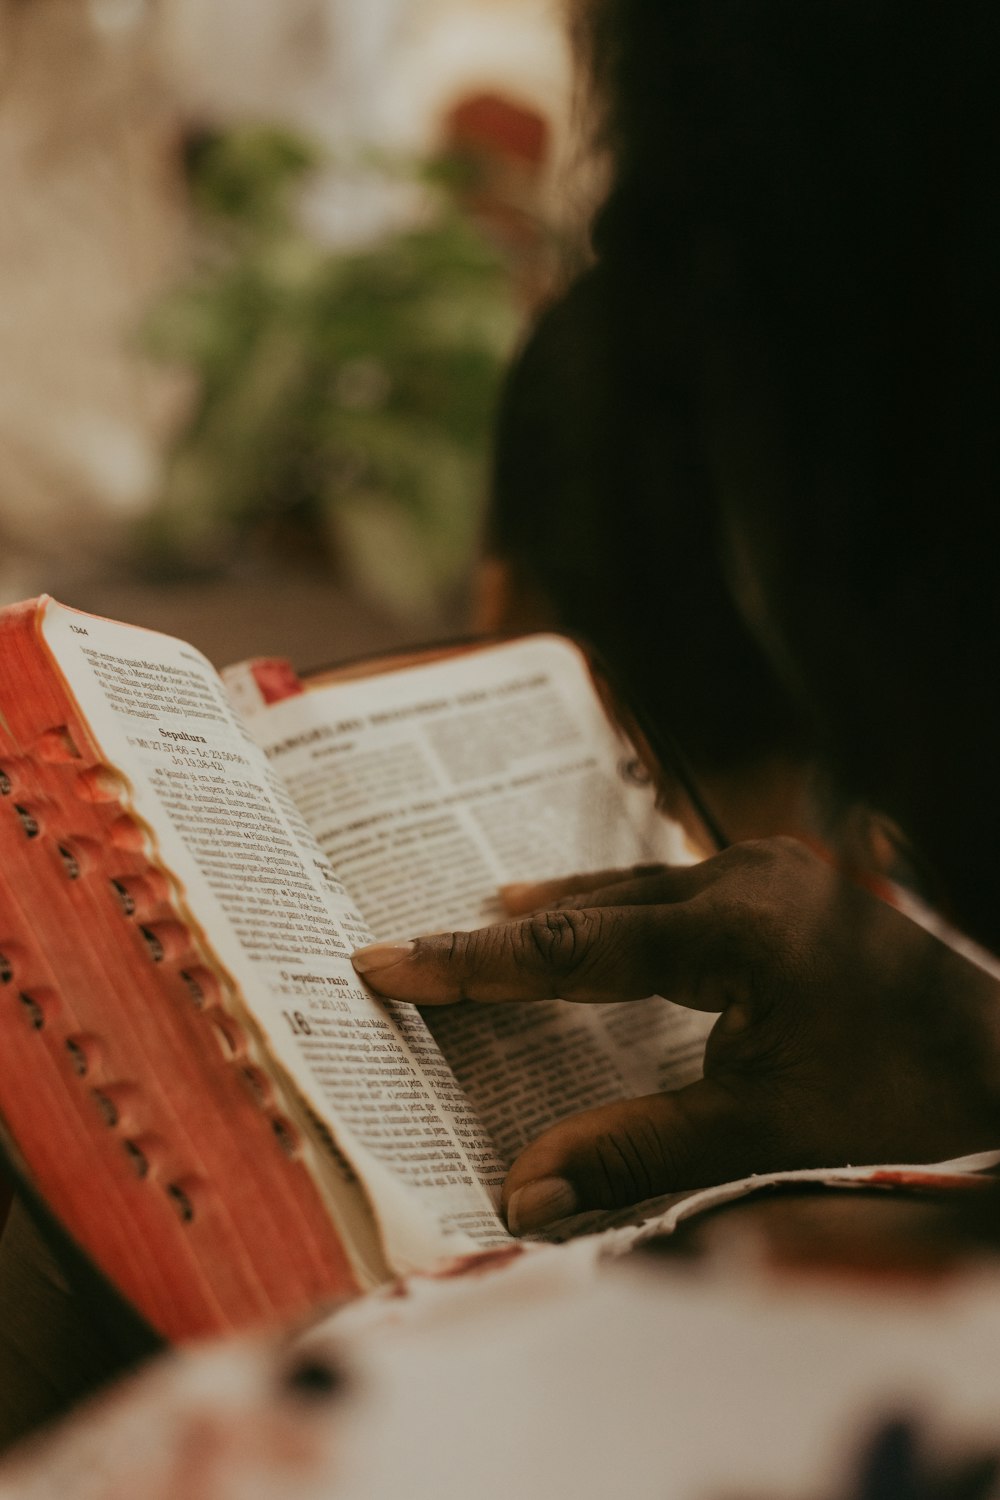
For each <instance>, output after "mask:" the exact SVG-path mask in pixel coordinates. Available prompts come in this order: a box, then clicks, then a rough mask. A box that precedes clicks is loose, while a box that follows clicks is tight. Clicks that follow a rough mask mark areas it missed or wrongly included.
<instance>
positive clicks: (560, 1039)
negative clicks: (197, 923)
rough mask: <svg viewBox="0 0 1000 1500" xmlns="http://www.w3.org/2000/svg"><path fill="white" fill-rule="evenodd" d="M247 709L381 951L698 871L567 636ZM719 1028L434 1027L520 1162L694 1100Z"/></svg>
mask: <svg viewBox="0 0 1000 1500" xmlns="http://www.w3.org/2000/svg"><path fill="white" fill-rule="evenodd" d="M234 670H235V672H236V673H239V672H240V669H238V668H237V669H234ZM240 701H241V706H242V707H243V712H244V715H245V717H246V720H247V723H248V726H249V728H250V729H251V732H252V733H253V734H254V735H255V736H256V737H257V738H258V739H259V741H260V743H261V744H262V745H263V746H264V747H265V749H266V752H267V755H268V757H269V759H270V761H271V764H272V766H273V767H274V768H275V770H276V771H277V772H278V773H279V774H280V776H281V778H282V780H283V781H284V783H285V785H286V786H287V788H288V790H289V793H290V794H291V796H292V798H293V800H294V801H295V803H296V804H297V806H298V807H299V809H300V811H301V813H302V816H303V818H304V819H305V821H306V823H307V824H308V825H309V827H310V828H311V829H312V831H313V833H314V835H315V837H316V840H317V842H318V843H319V845H320V847H321V848H322V849H323V852H324V853H325V854H326V855H327V857H328V858H329V860H330V862H331V864H333V865H334V866H335V867H336V869H337V870H338V872H339V874H340V876H341V878H342V879H343V881H344V882H345V884H346V885H347V887H348V889H349V890H350V892H351V895H352V896H353V898H354V899H355V900H356V901H357V903H358V907H359V909H360V910H361V911H362V912H363V913H364V916H365V920H366V922H367V924H368V926H369V927H370V928H371V929H372V931H373V932H374V933H375V934H376V935H377V936H378V937H379V938H383V939H388V940H391V939H394V938H405V937H408V936H412V935H414V934H416V933H419V932H421V931H432V930H444V929H449V928H461V927H467V928H469V927H476V926H479V925H481V924H483V923H488V922H493V921H496V920H498V919H500V918H501V916H502V913H501V909H500V906H499V903H498V899H497V887H498V885H500V884H502V883H504V882H507V881H513V880H535V879H548V878H554V877H557V876H560V875H570V874H577V873H579V872H581V871H585V870H594V869H600V868H606V867H608V866H624V865H631V864H635V863H638V862H644V861H649V860H663V859H665V860H673V861H675V862H685V863H687V862H688V861H689V859H690V855H689V854H688V853H687V851H686V847H685V844H684V840H683V835H682V833H681V831H680V829H679V828H678V827H677V825H675V824H672V823H670V822H668V821H667V820H666V819H665V818H663V817H662V816H661V815H660V814H659V812H658V811H657V810H656V806H655V795H654V791H653V788H652V786H651V785H650V783H649V780H648V778H647V777H645V776H643V775H642V774H641V772H640V770H639V762H638V760H637V757H636V755H635V751H634V749H633V748H632V746H631V745H630V744H629V742H628V741H627V740H625V739H624V738H622V737H621V736H619V735H618V733H617V732H616V731H615V730H614V729H613V728H612V726H611V725H610V723H609V722H608V719H607V716H606V714H605V712H604V710H603V708H602V706H601V704H600V701H599V699H598V697H597V694H596V691H595V689H594V685H593V682H592V680H591V677H590V673H589V671H588V669H587V666H586V663H585V661H584V658H583V656H582V654H581V653H580V652H579V651H578V650H577V648H576V647H575V646H573V645H572V644H571V643H570V642H569V641H566V640H564V639H563V638H561V637H559V636H532V637H525V638H524V639H522V640H517V641H513V642H508V643H505V644H503V645H499V646H492V647H485V648H483V650H481V651H477V652H471V653H467V654H463V655H459V656H455V657H452V658H449V659H447V660H444V661H439V662H434V663H431V664H429V665H425V666H417V667H411V668H407V669H406V670H403V671H398V672H387V673H385V674H382V675H379V676H376V677H370V678H364V679H355V680H352V681H346V682H341V683H332V684H329V685H328V686H324V687H317V688H315V689H313V690H310V691H308V692H306V693H303V694H300V695H298V696H295V697H291V698H286V699H285V700H284V701H281V702H278V703H274V704H272V705H270V706H264V704H263V701H262V700H261V699H260V698H259V696H258V699H257V704H258V707H257V710H256V712H254V711H253V707H252V702H253V700H252V698H251V695H250V694H249V693H246V692H245V693H244V694H242V695H241V700H240ZM402 1009H403V1007H400V1010H402ZM712 1019H713V1018H711V1017H707V1018H706V1017H704V1016H702V1015H700V1014H696V1013H693V1012H691V1011H687V1010H684V1009H682V1008H680V1007H678V1006H674V1005H671V1004H670V1003H669V1002H668V1001H666V1000H663V999H660V998H655V997H654V998H650V999H648V1000H644V1001H639V1002H634V1003H631V1004H627V1005H624V1004H623V1005H587V1006H578V1005H568V1004H566V1003H564V1002H563V1001H558V1000H557V1001H551V1002H545V1003H542V1004H532V1005H520V1006H510V1007H483V1006H472V1005H459V1006H453V1007H450V1008H449V1009H447V1010H437V1009H435V1010H427V1011H426V1012H425V1020H426V1021H427V1025H428V1027H429V1028H430V1030H431V1031H432V1032H433V1034H434V1036H435V1038H436V1039H437V1041H438V1043H439V1044H440V1047H441V1050H442V1052H443V1053H444V1055H445V1057H446V1058H447V1060H448V1062H449V1063H450V1065H451V1067H452V1070H453V1071H454V1074H455V1076H456V1078H457V1079H458V1081H459V1083H460V1084H461V1086H462V1088H463V1089H464V1091H465V1092H466V1094H467V1095H468V1097H469V1098H470V1099H471V1101H472V1103H473V1105H474V1107H475V1109H476V1111H477V1113H478V1114H479V1115H480V1117H481V1118H482V1120H483V1121H484V1123H485V1124H486V1126H487V1128H488V1129H489V1131H490V1134H491V1136H492V1138H493V1140H494V1142H495V1143H496V1146H497V1149H498V1151H499V1153H500V1155H501V1156H502V1157H503V1159H504V1160H505V1161H507V1162H508V1163H509V1162H510V1161H511V1160H512V1159H513V1158H514V1156H516V1155H517V1153H518V1151H519V1150H520V1149H521V1148H522V1146H524V1145H526V1144H527V1143H528V1141H530V1140H531V1139H533V1138H534V1136H536V1135H537V1134H538V1133H539V1131H541V1130H543V1129H544V1128H545V1127H546V1126H547V1125H549V1124H551V1123H553V1122H554V1121H555V1120H557V1119H560V1118H562V1117H563V1116H565V1115H567V1114H571V1113H573V1112H574V1111H576V1110H580V1109H586V1108H591V1107H593V1106H596V1105H599V1104H605V1103H610V1102H612V1101H613V1100H615V1099H620V1098H623V1097H628V1096H636V1095H639V1094H645V1093H652V1092H656V1091H659V1090H661V1089H668V1088H678V1087H681V1086H682V1085H683V1084H686V1083H689V1082H692V1081H693V1080H694V1079H695V1078H697V1077H698V1076H699V1074H700V1072H701V1061H702V1056H703V1052H704V1042H705V1037H706V1035H707V1032H708V1029H709V1028H710V1026H711V1022H712Z"/></svg>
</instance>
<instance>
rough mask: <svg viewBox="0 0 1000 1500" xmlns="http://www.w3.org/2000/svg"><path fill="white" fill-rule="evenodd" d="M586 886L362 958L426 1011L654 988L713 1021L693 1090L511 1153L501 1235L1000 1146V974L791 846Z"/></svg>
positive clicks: (395, 995)
mask: <svg viewBox="0 0 1000 1500" xmlns="http://www.w3.org/2000/svg"><path fill="white" fill-rule="evenodd" d="M588 887H590V882H588V880H587V879H586V878H585V877H583V878H581V877H576V878H575V879H574V880H572V881H570V882H567V883H566V885H565V886H564V887H563V890H565V891H566V892H567V894H565V895H562V896H560V894H559V889H558V888H557V887H555V886H554V885H553V883H551V882H547V883H546V884H545V886H544V887H539V888H538V893H539V896H540V898H541V899H543V900H545V902H546V909H545V910H542V911H535V912H533V913H532V914H531V915H528V916H524V917H522V918H521V919H520V920H514V921H511V922H508V923H504V924H499V925H497V926H494V927H487V928H482V929H480V930H479V931H477V932H456V933H438V934H433V935H431V936H426V937H419V938H416V939H413V940H409V941H406V942H402V943H389V944H375V945H373V946H372V947H369V948H363V949H361V950H359V952H358V953H356V954H355V955H354V963H355V966H356V968H357V969H358V971H359V972H360V973H361V974H363V976H364V978H365V980H366V981H367V983H368V984H369V985H370V986H371V987H372V989H374V990H376V991H377V992H378V993H380V994H382V995H385V996H387V997H390V998H392V999H395V1000H409V1001H413V1002H415V1003H416V1004H419V1005H447V1004H453V1003H455V1002H456V1001H461V1000H471V1001H475V1002H481V1003H487V1004H511V1003H518V1002H531V1001H537V1000H547V999H551V998H553V997H555V996H558V997H561V998H562V999H564V1000H569V1001H576V1002H582V1003H588V1002H595V1001H621V1000H634V999H639V998H641V997H644V996H646V995H649V994H652V993H657V994H664V995H667V996H668V997H669V998H670V999H671V1000H674V1001H677V1002H679V1003H680V1004H682V1005H686V1006H689V1007H694V1008H697V1009H700V1010H707V1011H719V1012H720V1013H721V1014H720V1019H719V1021H718V1022H717V1023H716V1025H715V1027H714V1028H713V1030H712V1033H711V1035H710V1037H709V1041H708V1046H707V1049H706V1054H705V1076H704V1078H703V1079H702V1080H701V1081H700V1082H698V1083H695V1084H692V1085H690V1086H689V1087H688V1088H685V1089H681V1090H679V1091H677V1092H675V1093H668V1094H657V1095H649V1096H646V1097H644V1098H640V1099H632V1100H627V1101H622V1102H621V1103H618V1104H613V1105H607V1106H604V1107H603V1108H601V1109H596V1110H588V1111H586V1112H585V1113H583V1114H579V1115H574V1116H571V1117H570V1118H568V1119H567V1120H564V1121H562V1122H561V1123H560V1124H558V1125H556V1126H555V1127H553V1128H552V1129H550V1130H548V1131H546V1132H545V1134H544V1135H542V1136H541V1137H540V1138H539V1139H538V1140H537V1141H535V1142H534V1143H533V1144H532V1145H530V1146H529V1147H527V1149H526V1150H525V1151H523V1152H522V1154H521V1155H520V1157H519V1158H518V1160H517V1161H516V1162H515V1164H514V1166H513V1167H512V1168H511V1171H510V1173H509V1175H508V1178H507V1181H506V1183H505V1186H504V1195H503V1202H504V1207H505V1210H506V1212H507V1215H508V1221H509V1222H510V1224H511V1228H512V1229H514V1230H515V1231H517V1232H523V1231H527V1230H531V1229H535V1228H539V1227H541V1226H542V1225H544V1224H545V1223H548V1222H550V1221H552V1220H553V1219H556V1218H561V1217H565V1216H566V1215H567V1214H569V1213H573V1212H577V1211H581V1210H583V1209H590V1208H612V1207H616V1206H619V1205H625V1204H628V1203H632V1202H635V1201H637V1200H639V1199H642V1198H646V1197H651V1196H653V1195H655V1194H659V1193H666V1192H673V1191H677V1190H680V1189H684V1188H693V1187H699V1186H704V1185H707V1184H710V1183H712V1182H719V1181H725V1180H727V1179H730V1178H734V1177H740V1176H744V1175H746V1174H748V1173H750V1172H763V1171H774V1170H780V1169H783V1168H790V1167H800V1166H834V1165H839V1164H842V1163H844V1162H848V1161H851V1162H854V1163H860V1162H871V1161H888V1160H934V1159H938V1158H943V1157H946V1156H949V1155H954V1154H958V1153H960V1152H964V1151H971V1150H977V1149H980V1148H982V1147H985V1146H987V1145H994V1144H996V1142H997V1140H998V1139H1000V985H998V984H997V983H996V981H995V980H993V979H992V977H991V976H989V975H988V974H987V973H986V972H984V971H983V970H982V969H980V968H978V967H976V966H975V965H974V964H972V963H970V962H968V961H967V960H966V959H965V958H963V957H961V956H960V955H959V954H957V953H956V952H954V951H953V950H952V949H951V948H949V947H947V946H946V945H945V944H944V943H942V942H940V941H939V940H938V939H937V938H935V937H933V936H932V935H931V934H929V933H927V932H926V931H924V930H923V929H922V928H921V927H918V926H917V925H915V924H914V923H913V922H911V921H910V920H909V919H908V918H906V917H905V916H903V915H901V914H900V913H899V912H897V911H895V910H894V909H893V908H892V907H890V906H887V905H886V904H884V903H883V902H881V901H879V900H878V899H876V898H875V897H873V896H871V895H869V894H868V893H866V892H864V891H862V890H861V889H859V888H857V887H856V886H854V885H853V884H851V883H850V882H848V881H847V880H845V879H844V878H843V877H842V876H840V875H838V874H837V872H836V871H835V870H834V869H832V868H831V867H830V866H828V865H827V864H825V863H824V862H823V861H821V860H819V859H818V858H816V857H815V856H814V855H813V854H811V853H810V852H809V851H808V850H807V849H806V848H805V847H804V846H803V845H801V844H798V843H796V842H795V841H793V840H788V839H775V840H767V841H764V842H760V843H754V844H743V845H737V846H736V847H734V848H733V849H730V850H727V851H726V853H724V854H720V855H718V856H716V857H715V858H714V859H711V860H706V861H705V862H704V863H702V864H699V865H694V866H690V867H686V868H669V867H653V868H649V867H646V868H643V869H639V870H635V871H623V872H617V873H616V872H608V871H602V872H601V873H600V875H599V876H596V877H594V878H593V886H592V887H590V888H588ZM531 894H532V893H531V890H530V888H526V887H519V888H518V889H517V891H516V893H514V892H512V893H511V896H512V898H513V899H512V903H511V904H514V905H516V906H517V908H518V909H521V910H524V909H525V907H526V906H527V904H528V902H529V901H530V897H531Z"/></svg>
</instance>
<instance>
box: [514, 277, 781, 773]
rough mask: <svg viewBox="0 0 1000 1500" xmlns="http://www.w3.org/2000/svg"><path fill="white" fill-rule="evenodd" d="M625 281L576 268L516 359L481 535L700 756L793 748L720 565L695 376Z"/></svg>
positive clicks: (717, 762) (730, 760)
mask: <svg viewBox="0 0 1000 1500" xmlns="http://www.w3.org/2000/svg"><path fill="white" fill-rule="evenodd" d="M620 292H621V289H620V288H618V287H616V285H615V284H614V283H613V282H611V281H610V280H609V278H607V277H605V275H604V274H603V271H602V269H601V268H600V267H598V268H597V269H596V270H594V271H591V272H589V273H588V274H586V275H584V276H583V277H582V278H580V279H579V280H578V281H577V282H576V283H575V284H574V285H573V287H572V288H571V289H570V291H569V292H568V294H567V295H566V296H565V297H564V298H562V299H561V300H560V301H559V302H557V303H556V304H554V305H553V306H552V307H551V308H549V309H548V310H547V312H546V313H545V314H544V315H543V316H542V318H541V320H540V321H539V323H538V325H537V326H536V328H535V330H534V332H533V334H532V336H531V338H530V339H529V341H528V343H527V344H526V346H525V348H524V350H523V351H522V353H521V356H520V358H519V359H518V360H517V361H516V362H515V363H514V365H513V367H512V369H511V371H510V373H509V376H508V379H507V382H506V387H505V390H504V394H503V399H502V402H501V408H500V414H499V421H498V430H497V443H496V450H495V451H496V458H495V468H494V480H493V506H492V512H491V517H490V531H489V536H488V546H489V550H490V551H491V552H492V553H494V554H495V555H498V556H501V557H503V558H505V559H506V560H507V561H508V562H510V563H512V564H513V566H514V568H515V571H516V573H517V576H518V578H519V580H520V581H521V584H522V586H523V585H524V584H525V583H527V584H528V585H529V586H530V587H531V588H533V589H534V590H535V591H536V592H537V594H539V595H540V596H541V597H542V598H543V599H544V600H546V601H547V602H548V603H549V604H550V605H551V606H552V607H553V608H554V611H555V613H556V615H557V616H558V620H559V623H560V624H561V625H562V626H563V627H564V628H568V629H570V630H572V631H574V632H575V633H576V634H578V635H579V636H581V637H583V638H584V639H585V640H586V641H588V642H589V643H590V644H591V645H592V646H595V647H597V648H598V650H599V651H600V653H601V655H602V657H603V658H604V660H605V662H606V663H607V665H608V666H609V667H610V669H611V671H612V673H613V676H614V679H615V681H616V683H617V685H618V686H619V688H620V689H621V690H622V691H623V692H624V694H625V696H626V697H627V698H628V700H629V701H630V702H631V703H632V704H633V705H634V706H636V707H638V708H639V709H640V710H642V711H643V712H644V715H645V717H646V718H647V719H648V720H649V721H650V722H651V723H652V724H653V725H654V726H656V727H657V728H658V729H659V730H660V731H661V732H663V731H666V732H667V733H668V734H669V735H671V736H672V737H673V738H674V739H675V740H676V741H677V742H678V743H679V745H680V747H681V749H682V751H683V752H684V753H685V755H686V757H687V758H688V759H689V760H690V761H692V762H693V764H694V765H695V766H696V767H697V768H698V769H699V770H700V771H702V772H703V773H711V772H713V771H720V770H721V771H728V770H730V769H731V768H733V767H734V766H738V765H740V764H747V763H750V762H753V761H755V760H758V759H759V758H761V757H763V756H765V755H767V754H771V753H774V752H776V751H784V752H789V751H790V750H791V749H792V748H793V747H794V748H795V749H796V750H797V749H798V747H799V746H800V742H801V740H802V723H801V719H800V717H799V715H798V714H797V713H796V712H795V710H794V709H793V707H792V705H791V703H790V700H789V698H788V696H787V694H785V693H784V692H783V691H782V690H781V688H780V687H779V685H778V683H777V680H776V678H775V676H774V673H773V672H772V670H771V668H770V667H769V665H768V663H767V661H766V659H765V657H764V654H763V652H762V651H761V650H760V648H759V647H758V645H757V644H756V643H755V642H754V640H753V639H752V637H751V635H750V633H749V631H748V630H747V628H746V626H745V624H744V623H743V621H742V620H741V619H740V617H739V615H738V614H737V611H736V609H735V607H734V605H733V602H732V599H731V597H730V593H729V590H728V587H727V585H726V582H725V579H724V576H723V571H722V568H721V565H720V561H719V549H718V545H717V539H716V535H715V531H716V518H715V515H714V512H713V509H712V506H711V504H710V503H706V502H707V497H706V494H705V484H704V474H703V473H702V472H701V471H700V467H699V465H698V464H697V462H695V463H694V465H692V459H695V460H696V459H697V445H694V446H692V442H691V426H692V422H693V421H694V414H693V411H692V397H693V391H692V389H691V388H690V386H689V385H688V384H687V383H685V382H683V381H680V382H679V381H678V380H677V379H676V364H675V361H674V359H673V358H672V357H671V356H672V351H670V348H669V340H666V339H664V338H663V337H662V336H661V337H660V338H658V339H648V338H647V337H645V329H646V326H647V323H648V320H649V319H650V316H651V307H650V300H651V299H650V298H649V297H646V298H643V299H642V300H641V301H640V302H638V303H637V302H636V301H635V299H633V298H632V297H631V296H629V297H627V298H622V296H621V295H620ZM668 311H669V301H668V303H667V305H665V306H664V307H663V308H662V310H661V329H662V321H663V320H664V319H665V318H666V316H667V313H668ZM653 315H654V316H655V313H654V314H653Z"/></svg>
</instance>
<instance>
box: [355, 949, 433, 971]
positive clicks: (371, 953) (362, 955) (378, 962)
mask: <svg viewBox="0 0 1000 1500" xmlns="http://www.w3.org/2000/svg"><path fill="white" fill-rule="evenodd" d="M416 946H417V945H416V943H413V942H408V943H369V945H368V947H367V948H358V949H357V951H356V952H354V953H352V954H351V963H352V964H353V965H354V967H355V968H356V969H357V971H358V973H359V974H371V973H372V972H373V971H374V970H375V969H389V968H391V967H392V965H393V964H398V963H402V961H403V959H404V958H409V956H410V954H411V953H412V952H413V950H414V948H415V947H416Z"/></svg>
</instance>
